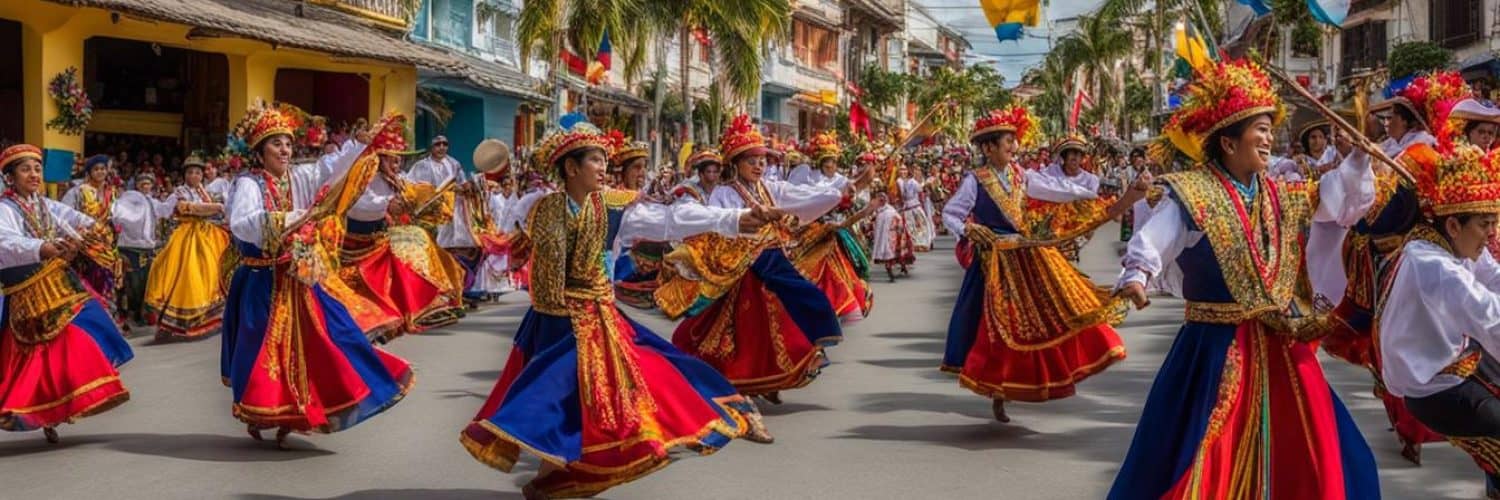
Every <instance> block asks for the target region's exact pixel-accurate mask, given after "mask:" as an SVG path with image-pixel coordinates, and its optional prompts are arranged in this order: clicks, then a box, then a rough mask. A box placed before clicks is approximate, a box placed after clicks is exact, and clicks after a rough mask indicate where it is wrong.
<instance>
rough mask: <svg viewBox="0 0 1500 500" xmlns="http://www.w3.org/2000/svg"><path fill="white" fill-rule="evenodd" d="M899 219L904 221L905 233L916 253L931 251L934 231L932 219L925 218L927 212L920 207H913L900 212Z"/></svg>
mask: <svg viewBox="0 0 1500 500" xmlns="http://www.w3.org/2000/svg"><path fill="white" fill-rule="evenodd" d="M901 218H902V219H904V220H905V221H906V233H907V234H908V235H910V236H911V242H912V246H914V247H916V248H915V249H916V251H918V252H926V251H928V250H931V249H932V239H933V237H934V236H933V234H934V231H935V230H934V229H933V227H932V217H928V216H927V211H926V210H924V209H923V208H922V207H920V206H919V207H913V208H908V209H905V210H902V211H901Z"/></svg>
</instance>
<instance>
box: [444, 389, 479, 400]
mask: <svg viewBox="0 0 1500 500" xmlns="http://www.w3.org/2000/svg"><path fill="white" fill-rule="evenodd" d="M437 394H438V397H439V398H443V399H463V398H474V399H481V400H482V399H486V398H488V397H490V396H489V395H488V394H480V393H477V392H474V391H465V390H460V389H444V390H441V391H438V392H437Z"/></svg>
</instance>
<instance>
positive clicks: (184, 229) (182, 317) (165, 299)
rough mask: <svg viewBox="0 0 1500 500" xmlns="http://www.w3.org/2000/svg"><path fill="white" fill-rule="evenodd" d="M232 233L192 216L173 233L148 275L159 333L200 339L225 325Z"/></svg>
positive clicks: (150, 303)
mask: <svg viewBox="0 0 1500 500" xmlns="http://www.w3.org/2000/svg"><path fill="white" fill-rule="evenodd" d="M229 243H230V240H229V231H227V230H225V229H224V228H223V227H220V226H217V225H215V224H213V223H211V222H208V221H206V220H202V219H188V220H185V221H183V223H182V224H180V225H178V226H177V229H175V230H173V231H172V237H171V238H169V239H167V244H166V246H163V247H162V249H161V251H160V252H158V253H157V254H156V261H155V262H153V263H152V264H151V272H150V275H149V276H148V277H147V278H146V307H147V308H149V309H150V310H151V311H153V312H154V313H155V314H156V315H157V326H156V329H157V335H158V336H159V337H168V338H174V339H199V338H203V337H205V336H208V335H211V334H213V333H217V332H218V331H219V329H220V328H221V326H222V325H223V318H224V295H225V292H226V291H225V288H226V287H225V280H224V279H223V278H224V276H223V274H222V273H221V271H220V270H221V269H222V266H223V261H224V258H225V254H226V253H227V252H228V250H229Z"/></svg>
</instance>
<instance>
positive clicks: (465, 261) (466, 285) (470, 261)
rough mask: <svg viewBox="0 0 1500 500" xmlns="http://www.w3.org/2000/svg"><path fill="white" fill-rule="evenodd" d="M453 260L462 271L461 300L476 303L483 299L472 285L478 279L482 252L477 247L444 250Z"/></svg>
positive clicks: (481, 294)
mask: <svg viewBox="0 0 1500 500" xmlns="http://www.w3.org/2000/svg"><path fill="white" fill-rule="evenodd" d="M443 250H447V251H448V253H449V254H451V255H453V258H454V259H455V260H457V261H458V264H459V266H460V267H462V268H463V271H464V281H463V292H462V294H463V299H464V300H470V301H477V300H480V299H483V298H484V292H482V291H480V290H479V289H477V288H475V286H474V283H475V281H476V280H478V279H479V273H480V269H479V264H480V263H481V262H483V261H484V256H485V253H484V250H482V249H480V248H479V247H462V248H444V249H443Z"/></svg>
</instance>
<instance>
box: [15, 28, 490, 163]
mask: <svg viewBox="0 0 1500 500" xmlns="http://www.w3.org/2000/svg"><path fill="white" fill-rule="evenodd" d="M402 3H403V2H400V1H396V0H339V1H335V0H309V1H307V2H305V3H304V2H297V1H294V0H194V1H186V2H184V1H182V0H5V1H3V2H0V143H9V142H26V143H31V144H36V145H38V146H41V147H43V148H45V149H47V150H48V155H49V159H48V162H47V164H48V171H47V173H48V180H49V181H58V180H63V179H65V178H66V175H67V173H66V172H60V171H59V169H62V168H64V167H63V165H64V161H63V158H64V156H67V157H69V158H71V156H72V154H74V153H80V154H83V153H87V154H92V153H94V152H96V151H95V150H96V149H100V148H104V147H107V146H108V145H109V144H110V143H111V141H120V140H122V139H121V138H122V137H128V138H130V139H129V140H132V141H134V140H141V141H151V140H154V141H159V142H162V143H167V144H175V145H176V150H177V151H182V152H186V151H191V150H195V149H209V150H216V149H217V148H219V147H221V146H222V145H223V144H224V138H225V134H226V133H227V132H228V130H229V128H230V127H232V124H234V123H235V122H236V121H238V119H239V118H240V117H241V116H242V115H243V114H244V111H245V109H246V108H247V107H248V106H250V105H251V104H253V103H254V102H256V101H257V100H265V101H282V102H288V103H291V104H295V105H298V106H300V107H302V108H304V109H306V110H307V111H308V112H310V113H312V114H316V115H323V116H327V117H328V118H329V122H330V124H332V125H338V124H340V123H347V122H352V121H353V120H355V119H358V118H366V119H375V118H378V117H379V116H380V115H381V114H383V113H384V112H386V111H390V110H395V111H400V112H403V113H406V114H407V115H408V116H412V114H413V113H414V111H415V109H416V87H417V70H418V68H419V67H420V68H423V69H425V70H429V71H439V72H445V73H448V74H452V75H455V76H460V77H468V78H473V76H472V74H473V73H474V72H473V68H472V67H469V66H467V64H466V63H465V62H463V61H460V60H457V59H455V58H453V57H452V56H450V55H447V54H445V53H442V52H440V51H436V50H433V49H430V48H427V47H424V46H421V45H418V44H415V43H411V42H408V41H406V40H404V38H403V35H404V32H405V30H406V28H407V25H406V23H407V21H405V20H404V18H405V16H403V15H402V14H401V12H400V5H402ZM68 68H78V69H79V70H80V71H81V73H82V74H81V76H82V81H83V85H84V89H85V90H86V91H87V92H88V93H89V95H90V97H91V99H92V100H93V103H94V113H93V120H92V121H91V122H90V123H89V125H88V127H87V129H86V131H85V133H84V134H82V135H68V134H66V133H64V132H61V131H59V130H55V129H53V128H49V127H48V126H47V125H46V124H47V123H48V121H49V120H52V119H53V118H54V117H56V116H58V109H57V106H56V104H55V102H54V99H53V98H52V97H51V96H50V95H49V92H48V84H49V82H50V81H51V80H52V79H53V78H54V77H55V76H56V75H58V74H61V73H63V72H64V71H66V70H67V69H68ZM68 163H71V162H68ZM59 175H61V176H64V177H63V179H59V178H58V176H59Z"/></svg>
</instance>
